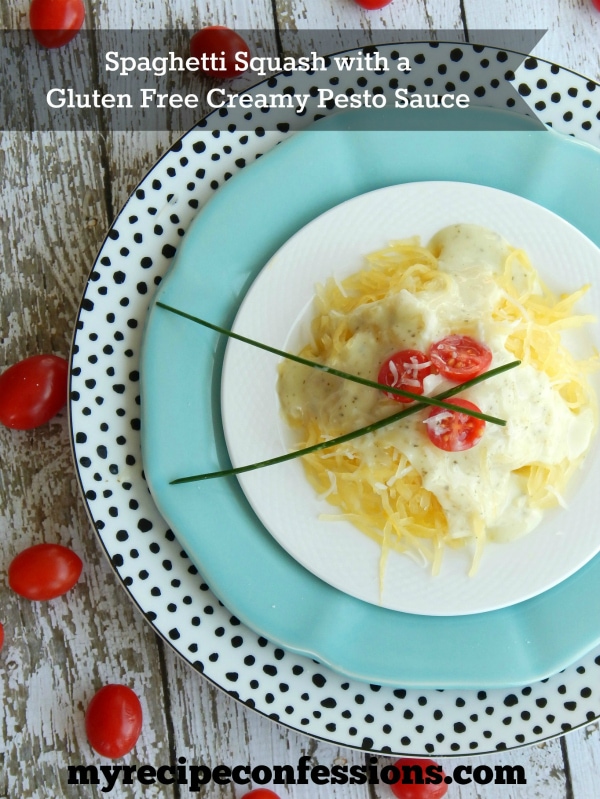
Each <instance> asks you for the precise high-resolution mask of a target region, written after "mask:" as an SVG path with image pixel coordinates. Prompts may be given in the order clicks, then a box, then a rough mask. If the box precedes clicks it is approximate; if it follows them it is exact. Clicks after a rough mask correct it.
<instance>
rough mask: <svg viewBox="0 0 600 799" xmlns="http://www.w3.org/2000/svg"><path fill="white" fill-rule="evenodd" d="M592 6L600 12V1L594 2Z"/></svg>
mask: <svg viewBox="0 0 600 799" xmlns="http://www.w3.org/2000/svg"><path fill="white" fill-rule="evenodd" d="M592 5H593V6H594V8H597V9H598V11H600V0H592Z"/></svg>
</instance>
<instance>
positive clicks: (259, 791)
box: [242, 788, 279, 799]
mask: <svg viewBox="0 0 600 799" xmlns="http://www.w3.org/2000/svg"><path fill="white" fill-rule="evenodd" d="M242 799H279V796H278V795H277V794H276V793H273V791H270V790H269V789H268V788H254V789H253V790H251V791H248V793H245V794H244V795H243V796H242Z"/></svg>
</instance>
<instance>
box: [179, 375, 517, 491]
mask: <svg viewBox="0 0 600 799" xmlns="http://www.w3.org/2000/svg"><path fill="white" fill-rule="evenodd" d="M520 363H521V361H511V362H510V363H506V364H504V365H503V366H498V367H497V368H496V369H490V370H489V371H488V372H483V373H482V374H480V375H478V376H477V377H474V378H473V379H472V380H467V382H466V383H461V384H460V385H458V386H454V387H453V388H450V389H448V390H447V391H443V392H442V393H441V394H438V395H437V396H436V397H434V399H436V400H438V399H446V398H448V397H452V396H454V395H455V394H458V393H459V392H461V391H464V390H465V389H467V388H471V386H474V385H475V384H477V383H481V382H482V381H483V380H487V379H488V378H490V377H495V376H496V375H499V374H501V373H502V372H506V371H508V370H509V369H514V367H515V366H518V365H519V364H520ZM425 407H427V406H426V404H425V403H424V402H418V403H416V404H415V405H411V406H410V408H405V410H403V411H400V412H399V413H395V414H393V415H392V416H387V417H386V418H385V419H380V420H379V421H378V422H374V423H373V424H369V425H367V426H366V427H361V428H360V429H358V430H354V431H353V432H352V433H346V434H345V435H343V436H338V437H337V438H331V439H329V441H321V442H320V443H319V444H313V445H312V446H311V447H305V448H304V449H299V450H295V451H294V452H288V453H286V454H285V455H279V456H278V457H276V458H269V460H265V461H258V462H257V463H251V464H248V466H237V467H235V468H231V469H223V470H222V471H220V472H207V473H206V474H195V475H192V476H191V477H180V478H178V479H177V480H171V483H170V485H179V484H181V483H195V482H198V481H200V480H211V479H212V478H213V477H228V476H230V475H233V474H242V473H243V472H252V471H254V470H255V469H262V468H263V467H264V466H274V465H275V464H276V463H284V462H285V461H289V460H292V459H294V458H300V457H302V456H303V455H310V453H311V452H318V450H321V449H329V447H335V446H336V445H337V444H344V443H345V442H346V441H352V439H353V438H358V437H359V436H364V435H366V434H367V433H372V432H373V431H375V430H379V429H380V428H381V427H386V426H387V425H390V424H393V423H394V422H397V421H398V420H399V419H404V418H405V417H406V416H410V415H411V414H413V413H416V412H417V411H420V410H422V409H423V408H425ZM462 412H464V409H461V413H462Z"/></svg>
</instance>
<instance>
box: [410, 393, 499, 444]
mask: <svg viewBox="0 0 600 799" xmlns="http://www.w3.org/2000/svg"><path fill="white" fill-rule="evenodd" d="M451 402H452V404H453V405H459V406H460V407H462V408H469V409H470V410H472V411H478V412H479V413H481V410H480V409H479V408H478V407H477V405H475V403H474V402H469V401H468V400H464V399H453V400H451ZM425 426H426V427H427V435H428V436H429V440H430V441H431V443H432V444H435V446H436V447H439V448H440V449H443V450H445V451H446V452H463V451H464V450H466V449H471V447H474V446H475V444H478V443H479V441H480V439H481V437H482V435H483V433H484V430H485V421H484V420H483V419H477V418H476V417H474V416H469V414H467V413H460V411H449V410H447V409H446V408H432V409H431V411H430V413H429V416H428V417H427V419H426V420H425Z"/></svg>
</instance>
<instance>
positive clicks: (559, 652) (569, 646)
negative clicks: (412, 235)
mask: <svg viewBox="0 0 600 799" xmlns="http://www.w3.org/2000/svg"><path fill="white" fill-rule="evenodd" d="M469 113H472V114H473V115H475V118H471V119H470V120H469V125H468V126H467V127H469V128H470V129H468V130H454V131H431V130H425V131H418V130H413V131H411V130H369V129H365V128H368V127H369V125H368V120H367V119H366V117H365V116H364V115H365V114H367V115H368V114H369V112H362V111H361V112H356V113H352V114H348V115H347V116H346V122H345V124H344V125H341V124H340V120H339V118H338V119H336V120H334V121H333V122H332V118H329V120H322V121H321V122H319V123H317V124H316V125H315V126H313V127H312V128H311V129H309V130H306V131H303V132H300V133H297V134H295V135H294V136H292V137H291V138H289V139H288V140H287V141H285V142H283V143H282V144H280V145H279V146H277V147H275V148H274V149H273V150H272V151H271V152H269V153H267V154H266V155H265V156H263V157H262V158H260V160H259V161H257V162H256V163H254V164H252V165H251V166H249V167H247V168H246V169H244V170H242V172H240V173H239V174H238V175H236V177H235V178H234V179H232V180H231V181H230V182H229V183H227V184H226V185H225V186H223V187H222V188H221V189H220V190H219V191H218V192H217V193H216V194H215V196H214V197H213V199H212V200H211V201H210V202H209V203H208V204H207V205H206V206H205V207H204V208H203V209H202V211H201V212H200V213H199V215H198V216H197V218H196V219H195V221H194V223H193V225H192V226H191V227H190V229H189V230H188V232H187V233H186V236H185V239H184V241H183V244H182V246H181V247H180V248H179V251H178V254H177V257H176V259H175V261H174V264H173V267H172V269H171V271H170V272H169V273H168V275H167V277H166V278H165V280H164V281H163V283H162V285H161V288H160V290H159V291H158V293H157V294H156V296H155V297H154V300H153V303H152V306H151V309H150V312H149V315H148V317H147V322H146V330H145V337H144V343H143V351H142V360H141V381H142V450H143V458H144V469H145V475H146V478H147V480H148V483H149V486H150V489H151V492H152V495H153V497H154V499H155V501H156V504H157V506H158V508H159V510H160V512H161V514H162V515H163V516H164V518H165V519H166V520H167V522H168V523H169V525H170V526H171V528H172V529H173V531H174V532H175V533H176V535H177V538H178V540H179V542H180V543H181V545H182V546H183V547H184V549H185V551H186V552H187V554H188V556H189V557H190V559H191V560H192V561H193V562H194V564H195V565H196V566H197V567H198V569H199V570H200V572H201V574H202V575H203V577H204V579H205V580H206V582H207V583H208V584H209V585H210V588H211V590H212V591H213V592H214V594H215V595H216V596H217V597H218V598H219V599H220V600H221V601H222V602H223V604H224V605H225V606H226V607H227V608H228V609H229V610H230V611H231V612H232V613H234V614H235V615H236V616H237V617H238V618H239V619H240V620H241V621H242V622H244V623H245V624H247V625H248V627H250V628H252V629H253V630H255V631H256V632H258V633H260V634H261V635H264V636H265V637H266V638H268V639H269V640H270V641H271V642H273V643H276V644H280V645H281V646H283V647H286V648H287V649H289V650H292V651H294V652H297V653H301V654H304V655H308V656H310V657H313V658H315V659H316V660H318V661H319V662H321V663H324V664H327V665H328V666H330V667H331V668H332V669H334V670H336V671H338V672H340V673H342V674H344V675H346V676H348V677H351V678H356V679H359V680H365V681H368V682H372V683H377V684H381V685H390V686H399V685H402V686H404V687H420V688H425V687H432V688H493V687H507V686H514V685H522V684H525V683H531V682H535V681H537V680H540V679H543V678H545V677H548V676H549V675H551V674H554V673H556V672H558V671H559V670H561V669H562V668H564V667H565V666H567V665H568V664H570V663H572V662H573V661H575V660H577V659H578V658H580V657H581V656H583V655H584V654H585V653H586V652H588V651H589V650H590V649H592V648H593V647H594V646H596V645H597V644H598V643H600V625H599V624H598V621H597V620H598V618H600V587H599V586H600V557H596V558H595V559H593V560H592V561H591V562H590V563H588V564H587V565H586V566H585V567H584V568H582V569H581V570H580V571H578V572H577V573H576V574H575V575H573V576H572V577H570V578H569V579H568V580H565V581H564V582H562V583H561V584H559V585H558V586H557V587H555V588H553V589H552V590H551V591H547V592H546V593H544V594H541V595H539V596H537V597H535V598H533V599H530V600H528V601H526V602H523V603H521V604H518V605H514V606H512V607H509V608H505V609H503V610H498V611H493V612H490V613H483V614H476V615H471V616H460V617H458V616H456V617H443V618H442V617H431V616H417V615H411V614H405V613H398V612H395V611H390V610H386V609H383V608H378V607H376V606H374V605H369V604H367V603H364V602H362V601H360V600H357V599H354V598H352V597H350V596H348V595H346V594H343V593H341V592H339V591H337V590H336V589H334V588H332V587H330V586H329V585H327V584H326V583H324V582H322V581H321V580H319V579H318V578H316V577H314V576H313V575H312V574H311V573H309V572H308V571H306V570H305V569H304V568H302V567H301V566H300V565H298V564H297V563H296V562H295V561H294V560H293V559H292V558H291V557H290V556H289V555H288V554H287V553H286V552H285V551H284V550H283V549H282V548H281V547H280V546H279V545H278V544H277V543H276V542H275V540H274V539H273V538H272V537H271V535H270V534H269V533H268V531H267V530H265V529H264V527H263V526H262V525H261V524H260V522H259V521H258V519H257V517H256V516H255V515H254V513H253V511H252V510H251V508H250V506H249V504H248V503H247V501H246V499H245V497H244V494H243V493H242V491H241V489H240V487H239V484H238V482H237V480H236V478H235V477H230V478H222V479H219V480H211V481H206V482H201V483H191V484H186V485H177V486H173V485H170V481H171V480H173V479H175V478H177V477H182V476H185V475H188V474H195V473H198V472H203V471H211V470H214V469H221V468H227V466H228V465H229V461H228V457H227V452H226V447H225V444H224V439H223V431H222V425H221V418H220V399H219V398H220V383H221V364H222V359H223V353H224V349H225V344H226V342H225V341H224V340H223V338H221V337H219V336H218V335H216V334H213V333H211V332H210V331H208V330H206V329H204V328H202V327H200V326H197V325H194V324H193V323H191V322H188V321H186V320H184V319H182V318H180V317H177V316H175V315H173V314H170V313H168V312H167V311H164V310H162V309H160V308H157V307H156V305H155V303H156V301H160V302H163V303H167V304H169V305H172V306H175V307H177V308H179V309H181V310H183V311H185V312H187V313H190V314H194V315H196V316H200V317H203V318H206V319H209V320H211V321H212V322H215V323H216V324H220V325H223V326H230V325H231V323H232V321H233V319H234V316H235V313H236V311H237V308H238V307H239V304H240V302H241V300H242V299H243V297H244V295H245V292H246V290H247V289H248V287H249V286H250V285H251V283H252V281H253V280H254V278H255V277H256V275H257V274H258V272H259V271H260V270H261V268H262V267H263V266H264V264H265V263H266V262H267V261H268V260H269V258H270V257H271V256H272V255H273V253H274V252H275V251H276V250H277V249H278V248H279V247H280V246H281V245H282V244H283V243H284V242H285V241H287V239H288V238H289V237H290V236H291V235H293V234H294V233H295V232H296V231H297V230H299V229H300V228H301V227H303V226H304V225H305V224H306V223H307V222H309V221H310V220H311V219H314V218H315V217H316V216H318V215H319V214H321V213H322V212H324V211H326V210H327V209H329V208H331V207H333V206H334V205H337V204H338V203H341V202H343V201H345V200H347V199H349V198H351V197H355V196H356V195H358V194H362V193H364V192H368V191H371V190H374V189H378V188H381V187H384V186H388V185H393V184H399V183H406V182H415V181H426V180H449V181H462V182H467V183H478V184H482V185H487V186H491V187H495V188H498V189H503V190H505V191H509V192H513V193H514V194H518V195H521V196H523V197H526V198H528V199H529V200H532V201H534V202H536V203H538V204H540V205H542V206H544V207H546V208H548V209H549V210H551V211H553V212H555V213H557V214H559V215H560V216H561V217H562V218H564V219H565V220H567V221H568V222H570V223H571V224H573V225H574V226H575V227H577V228H578V229H579V230H581V231H582V232H583V233H584V234H585V235H587V236H588V237H589V238H590V239H591V240H592V241H594V242H595V243H596V244H597V245H600V230H599V229H598V225H597V207H598V200H599V199H600V198H599V197H598V190H597V187H598V185H600V152H599V151H597V150H596V149H594V148H593V147H591V146H588V145H586V144H582V143H579V142H577V141H575V140H574V139H571V138H569V137H565V136H562V135H558V134H556V133H554V132H552V131H540V130H539V129H533V127H532V128H531V129H529V126H528V125H527V124H526V123H523V124H521V123H519V124H518V125H517V127H518V128H520V129H516V130H477V127H478V125H479V122H481V123H482V124H481V126H484V124H483V122H484V121H485V120H483V117H484V116H485V115H486V114H487V113H488V112H485V111H483V110H480V111H473V112H469ZM490 113H494V114H502V113H503V112H490ZM507 116H510V115H507ZM480 117H481V118H480ZM488 127H489V125H488ZM342 128H343V129H342ZM276 312H277V309H276V308H266V309H265V313H276ZM240 390H241V391H243V386H240ZM251 423H252V420H251V419H249V420H248V424H251ZM257 455H258V454H257ZM281 501H282V502H284V501H285V497H282V498H281Z"/></svg>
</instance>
